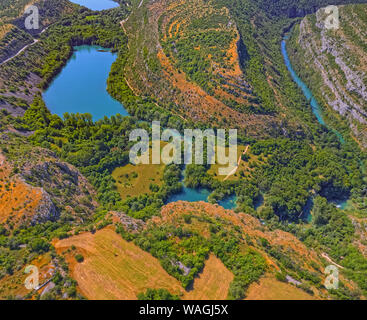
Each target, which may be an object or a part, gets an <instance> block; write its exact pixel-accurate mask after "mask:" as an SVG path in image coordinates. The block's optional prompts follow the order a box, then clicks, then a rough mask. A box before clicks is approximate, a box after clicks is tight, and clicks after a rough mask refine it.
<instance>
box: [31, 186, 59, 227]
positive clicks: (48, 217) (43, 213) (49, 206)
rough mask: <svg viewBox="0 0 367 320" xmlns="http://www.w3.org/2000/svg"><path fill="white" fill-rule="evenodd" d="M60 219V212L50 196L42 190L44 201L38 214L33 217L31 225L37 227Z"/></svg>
mask: <svg viewBox="0 0 367 320" xmlns="http://www.w3.org/2000/svg"><path fill="white" fill-rule="evenodd" d="M59 217H60V212H59V211H58V210H57V209H56V207H55V205H54V203H53V202H52V200H51V197H50V195H49V194H48V193H47V192H46V191H44V190H43V189H42V199H41V201H40V203H39V206H38V208H37V209H36V214H35V215H34V216H33V217H32V220H31V224H32V225H36V224H39V223H44V222H47V221H56V220H57V219H58V218H59Z"/></svg>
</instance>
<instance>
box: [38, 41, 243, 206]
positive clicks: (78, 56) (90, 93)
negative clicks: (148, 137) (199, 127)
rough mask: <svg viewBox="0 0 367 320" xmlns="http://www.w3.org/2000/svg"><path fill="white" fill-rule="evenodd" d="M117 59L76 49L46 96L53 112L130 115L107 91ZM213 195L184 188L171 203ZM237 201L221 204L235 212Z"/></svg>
mask: <svg viewBox="0 0 367 320" xmlns="http://www.w3.org/2000/svg"><path fill="white" fill-rule="evenodd" d="M101 50H102V51H103V52H101ZM115 60H116V55H115V54H113V53H111V52H109V51H107V50H105V49H103V48H101V47H98V46H78V47H75V48H74V54H73V56H72V57H71V59H70V60H69V62H68V63H67V64H66V66H65V67H64V68H63V69H62V71H61V72H60V74H59V75H58V76H57V77H56V78H55V79H54V81H53V82H52V83H51V85H50V86H49V88H48V89H47V90H46V91H45V92H44V94H43V98H44V100H45V102H46V105H47V107H48V108H49V110H50V111H51V112H52V113H56V114H58V115H59V116H61V117H62V116H63V115H64V113H65V112H69V113H90V114H91V115H92V117H93V120H94V121H96V120H99V119H102V118H103V117H104V116H107V117H110V116H112V115H115V114H118V113H119V114H121V115H125V116H126V115H128V113H127V111H126V110H125V109H124V108H123V106H122V105H121V103H119V102H118V101H116V100H114V99H113V98H112V97H111V96H110V95H109V94H108V92H107V90H106V86H107V84H106V83H107V78H108V74H109V71H110V69H111V65H112V63H113V62H114V61H115ZM209 195H210V191H209V190H206V189H190V188H186V187H184V188H183V190H182V191H181V192H180V193H178V194H176V195H173V196H172V197H170V199H169V201H168V202H175V201H179V200H182V201H189V202H196V201H206V202H207V201H208V197H209ZM235 202H236V199H235V196H231V197H228V198H227V199H224V200H223V201H220V202H219V205H221V206H223V207H224V208H225V209H233V208H234V207H235V206H236V203H235Z"/></svg>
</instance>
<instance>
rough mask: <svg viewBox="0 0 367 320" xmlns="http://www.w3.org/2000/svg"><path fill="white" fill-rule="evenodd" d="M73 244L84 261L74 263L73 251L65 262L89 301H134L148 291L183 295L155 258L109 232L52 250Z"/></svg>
mask: <svg viewBox="0 0 367 320" xmlns="http://www.w3.org/2000/svg"><path fill="white" fill-rule="evenodd" d="M72 245H74V246H75V247H76V248H77V251H78V252H80V253H82V255H83V256H84V258H85V259H84V262H82V263H76V261H75V258H74V255H75V253H72V252H71V253H67V254H66V259H67V261H68V263H69V266H70V268H71V272H72V276H73V278H74V279H75V280H76V281H77V282H78V289H79V291H80V292H81V294H83V295H84V296H85V297H87V298H88V299H92V300H93V299H97V300H105V299H112V300H116V299H121V300H134V299H136V298H137V294H138V293H140V292H144V291H145V290H146V289H147V288H156V289H158V288H164V289H167V290H168V291H170V292H171V293H173V294H180V293H181V292H183V289H182V287H181V285H180V283H179V282H178V280H176V279H175V278H173V277H171V276H170V275H168V274H167V272H166V271H165V270H164V269H163V268H162V266H161V265H160V263H159V261H158V260H157V259H155V258H154V257H152V256H151V255H150V254H149V253H147V252H145V251H143V250H141V249H140V248H139V247H137V246H135V245H134V244H133V243H129V242H127V241H125V240H123V239H122V238H121V236H120V235H118V234H117V233H115V232H114V231H113V230H112V229H109V228H106V229H103V230H100V231H98V232H96V233H95V234H94V235H93V234H91V233H84V234H80V235H77V236H74V237H72V238H69V239H64V240H61V241H58V242H57V243H55V248H56V250H57V252H58V253H62V252H64V251H65V250H67V249H70V247H71V246H72Z"/></svg>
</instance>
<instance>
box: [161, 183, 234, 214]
mask: <svg viewBox="0 0 367 320" xmlns="http://www.w3.org/2000/svg"><path fill="white" fill-rule="evenodd" d="M209 195H210V191H209V190H208V189H204V188H200V189H191V188H187V187H183V188H182V191H181V192H180V193H177V194H174V195H172V196H170V197H169V199H168V201H167V203H170V202H176V201H187V202H198V201H205V202H208V197H209ZM218 204H219V205H220V206H221V207H223V208H224V209H234V208H235V207H236V196H235V195H232V196H230V197H227V198H225V199H223V200H221V201H219V202H218Z"/></svg>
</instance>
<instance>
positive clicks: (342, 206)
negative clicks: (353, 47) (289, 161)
mask: <svg viewBox="0 0 367 320" xmlns="http://www.w3.org/2000/svg"><path fill="white" fill-rule="evenodd" d="M287 39H288V36H285V37H284V39H283V41H282V45H281V50H282V55H283V58H284V63H285V65H286V67H287V69H288V71H289V73H290V74H291V76H292V78H293V80H294V81H295V82H296V83H297V85H298V86H299V87H300V88H301V89H302V92H303V94H304V95H305V97H306V98H307V100H308V101H310V105H311V108H312V112H313V113H314V115H315V116H316V118H317V121H318V122H319V123H320V124H322V125H325V126H326V123H325V121H324V119H323V117H322V112H321V107H320V105H319V104H318V103H317V101H316V98H315V97H314V95H313V94H312V92H311V90H310V89H309V88H308V87H307V85H306V84H305V83H304V82H303V81H302V80H301V78H300V77H299V76H298V75H297V73H296V72H295V71H294V69H293V67H292V63H291V61H290V59H289V56H288V52H287V42H286V40H287ZM332 131H333V132H334V133H335V134H336V136H337V137H338V139H339V141H340V142H341V143H345V140H344V138H343V136H342V135H341V133H340V132H338V131H336V130H332ZM347 201H348V200H346V199H342V200H335V201H331V202H332V203H334V204H335V205H336V206H337V207H338V208H340V209H342V210H344V209H345V208H346V207H347ZM311 208H312V207H311ZM311 208H309V210H308V211H307V212H306V216H307V217H306V219H307V221H308V222H311V219H312V215H311Z"/></svg>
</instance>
